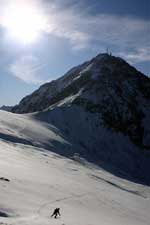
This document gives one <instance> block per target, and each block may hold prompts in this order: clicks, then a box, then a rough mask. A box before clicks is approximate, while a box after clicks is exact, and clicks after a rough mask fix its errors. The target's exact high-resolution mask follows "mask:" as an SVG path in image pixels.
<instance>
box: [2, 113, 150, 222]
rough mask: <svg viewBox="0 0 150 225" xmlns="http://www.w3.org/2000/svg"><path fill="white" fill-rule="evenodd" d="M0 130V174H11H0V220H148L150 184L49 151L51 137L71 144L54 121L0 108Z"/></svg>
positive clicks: (149, 215) (149, 216)
mask: <svg viewBox="0 0 150 225" xmlns="http://www.w3.org/2000/svg"><path fill="white" fill-rule="evenodd" d="M23 124H24V125H23ZM0 134H1V137H2V138H0V178H1V177H4V178H7V179H9V180H10V181H9V182H7V181H4V180H2V179H0V215H1V214H2V213H6V214H8V216H9V217H2V216H0V224H1V225H2V224H3V225H113V224H114V225H148V224H149V221H150V213H149V209H150V188H149V187H148V186H144V185H141V184H136V183H132V182H129V181H127V180H124V179H121V178H118V177H116V176H114V175H112V174H110V173H108V172H106V171H104V170H102V169H100V168H99V167H97V166H95V165H93V164H91V163H88V162H86V161H85V160H84V163H81V162H83V160H82V159H80V158H78V156H77V157H76V160H71V159H69V158H65V157H63V156H60V155H58V154H56V153H52V152H51V151H47V150H46V149H44V144H46V143H47V142H48V143H49V142H50V140H53V141H54V140H56V141H58V142H61V143H64V144H68V145H69V144H70V143H67V141H66V140H65V139H64V138H63V136H62V135H59V130H57V128H56V127H54V126H52V125H49V126H48V125H47V124H46V122H45V123H44V122H41V121H37V120H35V119H34V117H33V116H32V115H17V114H12V113H8V112H3V111H0ZM17 138H18V143H17ZM25 140H26V143H25ZM33 140H34V141H35V146H32V145H31V144H30V142H31V143H32V144H33ZM21 141H22V142H21ZM40 144H41V147H36V145H37V146H40ZM42 144H43V148H42ZM56 207H60V210H61V217H60V218H58V219H54V218H51V217H50V215H51V214H52V212H53V210H54V209H55V208H56Z"/></svg>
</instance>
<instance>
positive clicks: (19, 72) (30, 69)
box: [9, 56, 46, 84]
mask: <svg viewBox="0 0 150 225" xmlns="http://www.w3.org/2000/svg"><path fill="white" fill-rule="evenodd" d="M45 66H46V64H45V63H40V62H39V60H38V58H37V57H35V56H23V57H22V58H20V59H18V60H16V61H15V62H13V63H12V64H11V65H10V66H9V72H10V73H11V74H12V75H13V76H15V77H17V78H19V79H21V80H23V81H24V82H26V83H34V84H40V83H42V82H43V81H42V80H41V79H40V74H39V71H40V70H41V69H43V68H44V67H45Z"/></svg>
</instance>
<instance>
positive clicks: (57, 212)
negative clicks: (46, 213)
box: [51, 208, 60, 219]
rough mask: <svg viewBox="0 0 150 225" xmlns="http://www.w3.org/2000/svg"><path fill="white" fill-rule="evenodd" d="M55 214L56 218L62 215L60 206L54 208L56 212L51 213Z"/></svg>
mask: <svg viewBox="0 0 150 225" xmlns="http://www.w3.org/2000/svg"><path fill="white" fill-rule="evenodd" d="M53 216H54V218H55V219H56V218H57V216H60V208H56V209H54V212H53V214H52V215H51V217H53Z"/></svg>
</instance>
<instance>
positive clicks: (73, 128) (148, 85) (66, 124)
mask: <svg viewBox="0 0 150 225" xmlns="http://www.w3.org/2000/svg"><path fill="white" fill-rule="evenodd" d="M149 100H150V79H149V78H148V77H146V76H145V75H143V74H142V73H140V72H139V71H137V70H136V69H135V68H133V67H132V66H130V65H129V64H128V63H127V62H125V61H124V60H123V59H121V58H118V57H114V56H110V55H108V54H100V55H98V56H97V57H95V58H93V59H92V60H90V61H89V62H86V63H84V64H82V65H80V66H78V67H75V68H73V69H71V70H70V71H69V72H68V73H66V74H65V75H64V76H63V77H61V78H59V79H58V80H55V81H52V82H50V83H47V84H44V85H43V86H41V87H40V88H39V89H38V90H37V91H35V92H34V93H33V94H31V95H29V96H27V97H25V98H24V99H23V100H22V101H21V102H20V104H19V105H17V106H15V107H14V108H13V112H15V113H29V112H35V111H41V112H38V113H35V114H34V118H36V119H39V120H42V121H44V122H46V123H48V124H52V125H53V126H56V127H57V129H58V130H59V131H60V132H61V133H62V135H63V137H64V138H65V140H67V142H68V143H69V145H66V147H65V149H66V150H65V152H64V148H62V146H61V145H60V148H57V147H56V149H55V151H56V152H61V154H66V152H67V154H69V155H71V154H73V153H75V152H77V153H79V154H81V156H82V157H85V158H86V159H88V160H90V161H94V162H96V163H98V164H100V163H101V164H103V162H104V165H103V166H104V167H106V168H107V169H108V170H109V167H110V168H111V170H112V167H113V168H114V170H117V173H118V170H121V171H123V172H125V173H126V174H128V175H129V176H130V175H131V176H133V177H138V178H139V179H141V180H143V179H144V180H145V179H148V180H150V177H149V172H148V169H150V166H149V163H150V152H149V149H150V126H149V125H150V104H149ZM59 144H60V143H59V142H55V144H54V146H57V145H59ZM58 149H59V150H58Z"/></svg>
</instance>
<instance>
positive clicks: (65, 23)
mask: <svg viewBox="0 0 150 225" xmlns="http://www.w3.org/2000/svg"><path fill="white" fill-rule="evenodd" d="M77 9H78V10H77ZM47 10H48V12H47V19H48V21H49V22H48V25H47V27H46V30H45V32H47V33H49V34H53V35H56V36H59V37H61V38H65V39H68V40H69V42H70V43H71V45H72V48H73V49H77V50H80V49H86V48H96V47H99V46H103V47H104V49H105V48H106V47H107V46H113V47H114V48H113V50H114V51H115V53H117V52H124V53H126V49H127V48H128V49H129V48H131V49H133V51H134V52H135V51H137V52H141V49H143V50H142V51H145V52H146V51H147V48H148V47H149V45H150V44H149V43H150V22H149V21H148V20H144V19H139V18H134V17H125V16H124V17H123V16H117V15H109V14H96V15H91V14H88V13H86V6H85V11H84V13H83V12H82V11H81V10H80V8H77V6H75V8H73V7H72V8H69V9H64V8H62V9H61V10H60V8H59V7H58V6H57V5H55V3H54V4H53V5H52V6H51V5H50V4H49V7H47ZM45 13H46V11H45ZM124 55H125V56H127V55H126V54H124ZM142 56H143V58H142ZM127 57H128V56H127ZM127 57H126V58H127ZM146 58H148V59H149V57H148V56H147V57H146ZM140 59H141V60H144V59H145V54H138V55H137V61H139V60H140ZM134 60H136V56H135V57H134Z"/></svg>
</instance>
